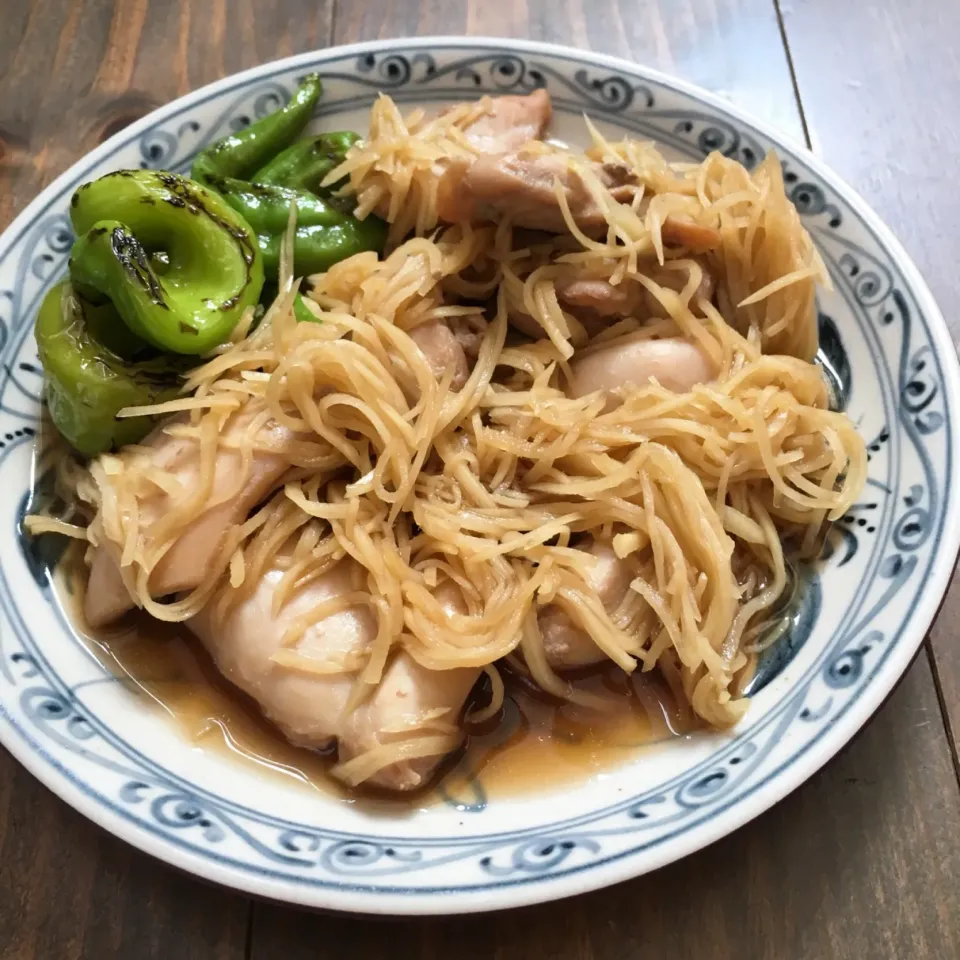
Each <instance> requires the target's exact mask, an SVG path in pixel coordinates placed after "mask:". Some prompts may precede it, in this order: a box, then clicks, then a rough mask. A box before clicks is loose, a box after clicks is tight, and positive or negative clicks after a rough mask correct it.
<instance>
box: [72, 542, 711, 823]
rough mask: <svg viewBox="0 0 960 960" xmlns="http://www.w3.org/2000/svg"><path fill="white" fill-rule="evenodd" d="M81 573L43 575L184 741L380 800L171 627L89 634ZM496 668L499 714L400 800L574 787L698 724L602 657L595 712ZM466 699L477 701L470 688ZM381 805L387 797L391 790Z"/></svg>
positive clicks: (134, 624)
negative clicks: (602, 704)
mask: <svg viewBox="0 0 960 960" xmlns="http://www.w3.org/2000/svg"><path fill="white" fill-rule="evenodd" d="M85 579H86V577H85V571H84V569H83V564H82V562H80V560H79V552H78V551H70V553H69V554H68V556H66V557H64V558H63V560H62V561H61V563H60V564H59V566H58V573H57V577H56V581H55V582H56V585H57V592H58V594H59V596H60V597H61V600H62V602H63V605H64V608H65V610H66V612H67V614H68V615H69V617H70V619H71V621H72V623H73V624H74V627H75V628H76V630H77V632H78V633H79V634H80V636H81V638H82V639H83V640H84V641H85V642H86V644H87V646H88V648H89V649H90V650H91V652H92V653H93V654H94V655H95V656H96V657H97V658H98V659H99V660H100V662H101V663H103V665H104V667H105V668H106V669H107V670H109V671H110V672H111V673H113V674H114V675H115V676H116V677H118V678H119V679H120V681H121V682H122V683H124V684H125V685H126V686H128V687H129V688H130V689H131V690H133V691H135V692H136V693H137V694H138V695H140V696H141V697H142V699H143V701H144V703H145V704H148V705H149V707H150V708H151V709H154V710H158V711H161V712H163V713H165V714H166V715H167V716H169V718H170V720H171V722H172V723H175V724H176V725H177V727H178V728H179V729H180V731H181V732H182V734H183V736H184V738H185V739H186V740H188V741H189V742H190V743H191V744H192V745H193V747H194V748H195V749H198V750H203V751H210V752H211V753H213V754H216V755H220V756H224V755H226V756H230V757H231V758H233V759H234V760H235V761H236V762H240V763H244V764H255V765H256V767H257V768H258V769H259V770H261V771H262V772H263V773H264V774H265V775H268V776H277V777H285V778H289V779H291V780H292V781H294V782H296V783H297V784H299V785H300V786H301V787H303V788H305V789H312V790H319V791H322V792H323V793H326V794H328V795H333V796H336V797H339V798H342V799H343V800H347V801H356V800H357V799H359V798H360V797H362V798H363V799H364V800H365V801H366V802H375V803H377V804H378V805H379V804H380V803H381V802H382V801H383V795H382V794H380V795H379V796H371V795H365V796H364V795H362V794H361V795H359V796H358V795H357V794H356V793H351V792H349V791H347V790H346V789H345V788H343V787H341V786H340V785H339V784H338V783H337V782H336V781H335V780H334V779H333V778H332V777H331V776H330V775H329V773H328V770H329V767H330V765H331V764H332V762H333V759H334V757H333V756H332V755H323V754H321V753H319V752H317V751H312V750H307V749H304V748H302V747H297V746H294V745H293V744H291V743H289V742H288V741H287V740H286V739H285V738H284V737H283V735H282V734H281V733H280V732H279V731H278V730H277V729H276V728H275V727H274V726H273V725H272V724H271V723H270V722H269V721H268V720H267V719H266V718H265V717H264V716H263V715H262V714H261V713H260V711H259V709H258V707H257V705H256V703H255V702H254V701H253V700H252V699H251V698H249V697H247V696H246V695H245V694H243V693H241V692H240V691H239V690H237V689H236V688H235V687H233V686H232V685H231V684H229V683H228V682H227V681H226V680H224V678H223V677H222V676H221V675H220V673H219V671H218V670H217V668H216V666H215V665H214V664H213V662H212V660H211V659H210V657H209V656H208V655H207V653H206V651H205V650H204V649H203V646H202V645H201V644H200V642H199V641H198V640H196V638H195V637H193V636H192V634H191V633H190V631H189V630H188V629H187V628H186V627H185V626H184V625H183V624H176V623H163V622H161V621H158V620H154V619H153V618H152V617H150V616H148V615H147V614H141V613H137V614H131V615H128V616H127V617H125V618H124V619H123V620H122V621H121V622H119V623H118V624H117V625H116V626H115V627H112V628H110V629H108V630H102V631H96V632H95V631H93V630H91V629H90V628H89V627H87V626H86V625H85V624H84V623H83V618H82V614H81V612H80V611H81V610H82V606H83V604H82V597H83V587H84V584H85ZM502 672H503V675H504V684H505V688H506V698H505V703H504V708H503V710H502V712H501V714H500V715H499V716H498V717H495V718H491V720H489V721H487V722H485V723H483V724H479V725H471V724H470V723H467V724H466V728H467V734H468V735H467V738H466V742H465V745H464V747H463V748H462V750H461V751H460V752H459V754H457V755H456V756H454V757H452V758H450V759H448V761H447V762H446V763H445V764H444V765H443V766H442V768H441V771H440V773H439V774H438V777H437V778H436V780H435V782H434V783H433V784H432V785H431V786H430V787H428V788H427V789H426V790H423V791H419V792H418V794H417V795H416V796H415V797H412V798H411V801H410V802H413V803H414V804H415V805H417V806H429V805H431V804H433V803H440V802H453V803H467V804H469V803H472V802H477V801H478V800H479V799H480V797H481V796H482V797H484V798H491V797H492V798H503V797H509V796H517V795H523V794H525V793H530V792H533V791H542V790H543V789H544V787H545V786H547V787H552V788H556V787H558V786H563V785H575V784H579V783H582V782H584V781H585V780H586V779H589V778H590V777H593V776H595V775H597V774H601V773H603V772H605V771H609V770H611V769H614V768H616V767H617V766H620V765H621V764H623V763H625V762H627V761H629V760H631V759H633V758H635V757H636V756H637V754H638V752H640V751H641V750H642V749H643V748H644V747H646V746H648V745H649V744H651V743H654V742H656V741H660V740H666V739H668V738H670V737H674V736H680V735H683V734H686V733H689V732H691V731H692V730H694V729H695V728H696V727H697V725H698V724H697V722H696V718H695V717H694V716H693V714H692V712H691V711H690V709H689V707H687V706H686V705H685V704H683V703H682V702H681V701H679V700H678V699H677V698H676V697H674V696H673V695H672V694H671V692H670V690H669V688H668V687H667V685H666V683H665V682H664V681H663V680H662V678H660V677H659V676H658V675H657V674H641V673H640V672H639V671H637V672H636V673H634V674H633V675H632V676H627V675H626V674H625V673H623V671H621V670H619V669H618V668H617V667H615V666H614V665H613V664H609V665H606V666H604V667H601V668H598V669H593V670H588V671H584V672H582V673H581V674H579V675H578V676H577V677H575V678H574V679H573V683H574V685H575V686H576V687H577V688H578V689H582V690H587V691H589V692H590V693H592V694H594V695H600V696H602V697H603V698H604V700H605V701H606V702H607V703H608V704H609V706H608V708H607V709H605V710H603V711H602V712H600V711H597V710H596V709H587V708H584V707H580V706H577V705H575V704H571V703H564V702H560V701H557V700H556V699H554V698H552V697H550V696H548V695H545V694H544V693H542V692H541V691H540V690H538V689H536V688H534V687H533V686H532V685H531V684H529V682H528V681H526V680H525V679H524V678H523V677H522V676H521V675H519V674H518V673H516V672H513V671H510V670H509V669H507V670H504V671H502ZM471 702H472V703H473V704H475V705H476V706H484V705H485V704H486V703H488V702H489V692H488V690H485V689H484V687H483V685H482V684H481V685H479V686H478V688H477V689H476V690H475V692H474V694H473V697H472V701H471ZM468 712H469V707H468ZM478 777H479V780H480V782H481V783H482V790H479V789H478V787H477V778H478ZM401 802H402V801H401ZM390 803H391V804H392V805H396V803H397V799H396V797H395V796H394V795H391V800H390Z"/></svg>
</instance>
